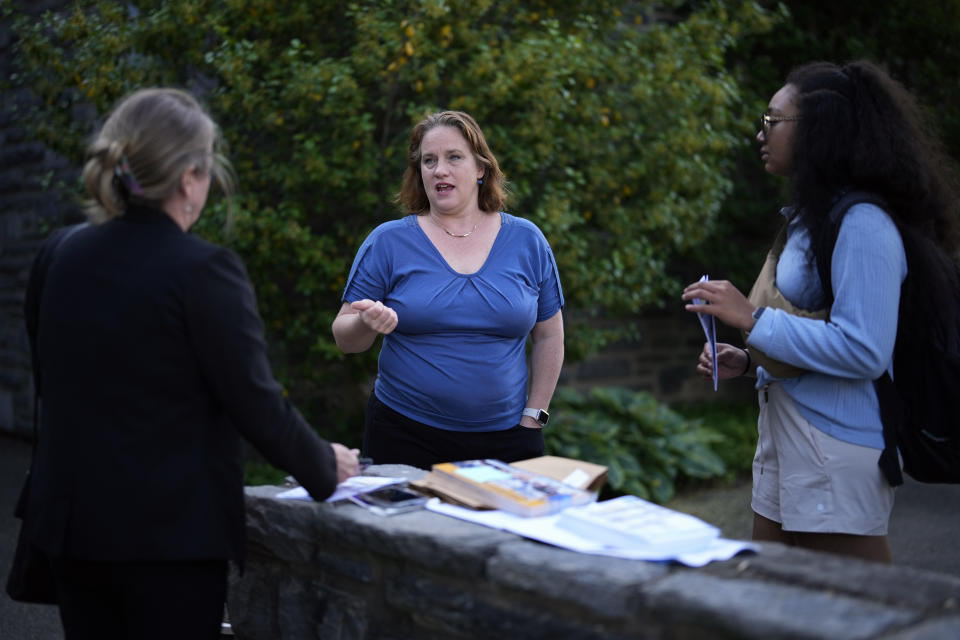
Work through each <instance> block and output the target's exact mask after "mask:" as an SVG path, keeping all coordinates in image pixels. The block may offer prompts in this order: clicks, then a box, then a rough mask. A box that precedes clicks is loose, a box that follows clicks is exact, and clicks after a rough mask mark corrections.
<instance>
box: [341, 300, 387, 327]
mask: <svg viewBox="0 0 960 640" xmlns="http://www.w3.org/2000/svg"><path fill="white" fill-rule="evenodd" d="M350 307H351V308H353V309H355V310H356V311H357V315H359V316H360V321H361V322H363V324H364V325H366V326H367V328H369V329H370V330H371V331H375V332H377V333H382V334H384V335H386V334H388V333H390V332H391V331H393V330H394V329H396V328H397V312H396V311H394V310H393V309H391V308H390V307H388V306H386V305H385V304H383V303H382V302H380V301H379V300H377V301H376V302H374V301H373V300H366V299H364V300H357V301H356V302H354V303H351V305H350Z"/></svg>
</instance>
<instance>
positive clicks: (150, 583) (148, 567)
mask: <svg viewBox="0 0 960 640" xmlns="http://www.w3.org/2000/svg"><path fill="white" fill-rule="evenodd" d="M54 573H55V574H56V578H57V596H58V598H59V600H60V620H61V622H62V623H63V631H64V637H65V638H66V640H87V639H88V638H89V639H91V640H93V639H96V640H128V639H129V640H133V639H135V640H171V639H172V638H177V640H201V639H202V640H215V639H216V638H218V637H219V636H220V623H221V622H222V621H223V603H224V601H225V599H226V596H227V561H226V560H196V561H169V562H90V561H86V560H74V559H69V558H65V559H61V560H57V561H55V562H54Z"/></svg>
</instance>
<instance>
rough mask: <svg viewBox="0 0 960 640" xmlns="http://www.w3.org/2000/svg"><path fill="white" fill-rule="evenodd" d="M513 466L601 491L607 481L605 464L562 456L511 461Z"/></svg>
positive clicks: (579, 487) (572, 484)
mask: <svg viewBox="0 0 960 640" xmlns="http://www.w3.org/2000/svg"><path fill="white" fill-rule="evenodd" d="M510 464H511V465H512V466H514V467H517V468H519V469H525V470H527V471H533V472H534V473H539V474H541V475H545V476H548V477H550V478H553V479H554V480H559V481H560V482H565V483H567V484H569V485H571V486H574V487H576V488H577V489H585V490H587V491H592V492H594V493H599V492H600V488H601V487H602V486H603V483H604V482H606V481H607V468H606V467H604V466H603V465H599V464H593V463H592V462H583V461H582V460H574V459H573V458H561V457H560V456H540V457H539V458H530V459H528V460H520V461H519V462H512V463H510Z"/></svg>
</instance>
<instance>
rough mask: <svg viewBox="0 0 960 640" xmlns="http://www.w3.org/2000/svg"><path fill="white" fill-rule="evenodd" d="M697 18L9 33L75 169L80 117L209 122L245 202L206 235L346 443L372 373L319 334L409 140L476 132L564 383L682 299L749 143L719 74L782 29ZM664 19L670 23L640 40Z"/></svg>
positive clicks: (287, 23) (459, 0)
mask: <svg viewBox="0 0 960 640" xmlns="http://www.w3.org/2000/svg"><path fill="white" fill-rule="evenodd" d="M0 3H2V6H3V7H4V8H5V9H7V10H9V7H10V6H11V4H10V0H0ZM692 6H693V7H694V8H695V10H693V11H690V10H689V6H687V4H686V3H682V2H659V3H654V2H630V3H625V2H620V1H611V0H589V1H587V0H571V1H569V2H563V3H555V2H548V1H547V0H521V1H517V2H509V3H507V2H492V1H491V0H394V1H391V2H381V1H380V0H363V1H361V0H356V1H352V2H339V3H333V2H324V3H320V2H313V1H312V0H162V1H161V0H139V1H132V2H123V3H116V2H102V1H101V2H97V1H91V0H78V1H77V2H74V3H72V4H71V6H70V8H69V9H68V10H66V11H64V12H62V13H56V14H53V13H48V14H45V15H44V16H43V17H42V18H41V19H36V17H35V16H29V17H24V19H23V20H20V21H18V22H17V23H16V25H15V28H14V35H15V37H16V38H17V40H16V45H15V50H14V51H15V55H16V61H17V64H18V65H19V67H20V68H21V72H20V73H18V74H17V75H16V77H14V78H12V79H11V82H12V84H14V85H16V86H22V87H29V88H30V90H32V91H34V92H35V93H36V95H37V96H38V97H39V98H40V102H39V105H38V109H37V111H36V112H35V113H34V114H32V117H31V118H30V122H31V123H32V129H33V133H34V135H35V136H36V137H37V138H39V139H40V140H42V141H43V142H45V143H46V144H48V145H50V146H51V147H53V148H54V149H56V150H58V151H60V152H61V153H63V154H64V155H65V156H66V157H68V158H70V159H71V160H72V161H74V162H77V163H78V164H79V162H80V161H81V159H82V155H83V145H84V143H85V141H86V140H87V136H88V135H89V134H90V133H91V131H92V129H93V126H94V124H95V123H94V122H93V121H92V120H91V119H89V118H88V119H86V120H84V119H78V118H77V114H82V113H85V112H86V111H87V107H88V106H89V105H92V106H93V107H94V111H95V113H97V114H101V115H102V114H104V113H105V112H106V111H107V110H108V109H109V108H110V107H111V106H112V105H113V104H114V103H115V102H116V101H117V100H118V99H119V98H120V97H121V96H123V95H124V94H126V93H128V92H130V91H131V90H134V89H136V88H140V87H143V86H145V85H151V84H164V85H177V86H185V87H187V88H189V89H191V90H193V91H194V92H195V93H197V94H198V95H199V96H200V97H201V99H202V100H203V101H204V102H206V103H207V105H208V106H209V108H210V110H211V112H212V114H213V116H214V117H215V119H216V120H217V121H218V122H219V123H220V125H221V127H222V129H223V131H224V136H225V138H226V140H227V141H228V143H229V150H228V151H229V153H228V155H229V156H230V157H231V159H232V160H233V163H234V165H235V167H236V169H237V174H238V178H239V185H240V188H241V193H240V196H239V197H238V199H237V217H236V223H235V225H234V227H233V229H234V232H233V234H232V235H227V234H225V233H224V232H223V221H224V209H223V206H222V203H217V202H213V203H212V206H211V207H210V209H209V210H208V212H207V213H206V214H205V215H204V217H203V218H202V219H201V221H200V223H199V224H198V226H197V230H198V231H199V232H200V233H202V234H204V235H206V236H208V237H209V238H211V239H213V240H215V241H218V242H222V243H226V244H229V245H230V246H232V247H233V248H235V249H236V250H237V251H238V252H239V253H240V255H241V256H242V257H243V259H244V261H245V262H246V264H247V267H248V269H249V271H250V274H251V277H252V279H253V280H254V284H255V286H256V290H257V295H258V297H259V300H260V304H261V309H262V312H263V315H264V320H265V323H266V326H267V329H268V332H269V336H270V341H271V346H272V348H273V349H275V351H276V353H277V354H279V355H280V356H281V357H280V358H277V359H275V364H276V365H277V366H278V369H279V370H278V374H279V375H280V377H281V379H282V380H283V381H284V382H285V383H286V384H287V386H288V388H290V391H291V396H292V397H294V399H295V400H297V403H298V405H300V404H301V399H302V398H305V397H306V398H309V397H311V396H313V395H316V392H317V391H318V390H324V391H325V401H324V402H325V404H323V405H321V406H318V407H317V408H316V409H314V408H313V407H310V406H305V407H304V409H305V413H307V414H308V417H310V418H311V419H312V420H314V421H316V418H317V415H318V413H320V412H322V415H324V416H326V417H331V420H332V422H333V424H349V422H350V421H349V416H351V415H356V411H357V408H358V407H362V401H360V400H358V399H357V396H358V394H359V392H358V388H359V386H360V382H361V381H364V380H366V379H368V378H369V376H370V374H371V372H372V371H373V370H374V367H375V358H376V351H377V349H376V348H374V349H371V350H370V351H369V352H368V353H366V354H363V355H362V356H352V357H350V358H345V357H344V356H343V354H341V353H340V352H339V350H338V349H337V348H336V346H335V345H334V344H333V340H332V336H331V333H330V323H331V321H332V319H333V317H334V316H335V314H336V312H337V310H338V309H339V306H340V300H339V297H340V294H341V292H342V288H343V286H344V282H345V278H346V276H347V273H348V270H349V266H350V263H351V261H352V259H353V256H354V253H355V252H356V249H357V247H358V246H359V244H360V242H361V240H362V239H363V237H364V236H365V235H366V234H367V233H368V232H369V231H370V229H372V228H373V227H374V226H375V225H376V224H378V223H380V222H383V221H385V220H387V219H391V218H394V217H396V216H397V215H398V213H397V211H396V210H395V209H394V208H393V206H392V205H391V204H390V201H391V196H392V194H393V193H394V192H395V191H396V190H397V188H398V187H399V184H400V180H401V174H402V171H403V168H404V164H405V147H406V142H407V136H408V131H409V128H410V126H411V125H412V124H413V123H414V122H416V121H417V120H418V119H420V118H421V117H422V115H423V114H425V113H426V112H429V111H434V110H438V109H443V108H450V109H462V110H465V111H468V112H470V113H471V114H472V115H474V116H475V117H476V119H477V121H478V122H479V123H480V124H481V126H483V127H484V129H485V131H486V133H487V135H488V138H489V141H490V144H491V147H492V149H493V151H494V153H496V155H497V157H498V159H499V160H500V165H501V167H502V168H503V169H504V170H505V172H506V174H507V177H508V179H509V180H510V184H511V187H512V192H513V194H514V199H513V201H512V202H511V203H510V205H509V207H508V209H509V210H510V211H511V212H513V213H516V214H518V215H521V216H524V217H528V218H530V219H532V220H533V221H534V222H536V223H537V224H538V225H539V226H540V227H541V228H542V229H543V231H544V232H545V234H546V236H547V238H548V239H549V240H550V242H551V244H552V246H553V248H554V252H555V254H556V257H557V262H558V265H559V267H560V273H561V277H562V280H563V284H564V291H565V293H566V297H567V304H568V309H569V310H571V313H570V314H569V315H570V318H571V323H570V325H569V327H568V332H567V335H568V340H567V357H568V359H570V360H574V359H577V358H580V357H582V356H583V355H584V354H585V353H587V352H588V351H589V350H590V349H591V348H593V347H594V346H596V345H598V344H600V343H602V342H603V341H604V340H606V339H609V336H608V335H606V334H600V333H598V332H597V331H596V330H593V329H591V328H590V324H589V319H590V316H592V315H594V314H597V313H600V312H602V313H604V314H605V316H606V317H607V318H615V317H617V316H618V315H622V316H626V315H630V314H635V313H636V312H637V311H638V310H640V309H641V308H642V307H643V306H645V305H650V304H661V303H662V300H663V297H664V295H665V294H669V295H670V296H673V295H676V294H677V292H678V291H679V282H678V281H677V279H676V278H674V277H670V276H669V275H666V274H665V270H666V269H665V265H666V264H667V263H668V261H669V260H670V258H671V256H673V255H676V253H677V252H678V251H681V250H683V249H684V248H689V247H692V246H695V245H697V244H698V242H699V241H700V240H701V239H702V238H703V237H704V236H705V234H706V232H707V231H708V230H709V229H710V228H711V226H712V225H713V224H714V222H715V219H716V216H717V213H718V211H719V209H720V206H721V203H722V202H723V200H724V198H725V197H726V196H727V194H728V193H729V192H730V189H731V185H732V183H731V181H730V180H729V179H728V178H727V177H726V176H727V173H728V169H729V163H730V157H731V153H730V152H731V150H733V149H735V148H737V147H739V146H743V145H746V144H748V142H749V139H750V131H751V129H752V125H753V122H754V121H755V117H753V111H754V109H752V108H751V109H749V110H747V109H745V108H744V105H743V104H742V103H741V96H740V91H739V88H738V84H737V82H736V80H735V78H734V77H732V76H731V75H730V74H728V73H727V72H726V70H725V69H724V56H725V54H726V53H727V52H728V50H730V49H731V47H734V46H735V45H736V43H737V42H738V41H739V40H740V39H742V38H744V37H745V36H747V35H749V34H755V33H760V32H763V31H765V30H767V29H769V28H770V26H771V24H772V18H771V17H770V14H769V13H768V12H766V11H765V10H764V9H762V8H761V7H760V6H759V5H758V4H757V3H755V2H750V1H746V0H709V1H703V2H696V3H693V5H692ZM664 7H666V8H667V9H669V8H670V7H679V9H678V11H679V12H680V13H678V14H677V15H681V14H682V15H683V19H682V20H677V21H674V22H672V23H663V22H654V23H651V22H649V19H650V16H652V15H654V14H658V13H660V10H662V9H664ZM747 113H749V114H750V117H749V118H748V117H746V114H747ZM610 324H611V325H612V326H613V329H612V330H611V331H612V332H613V333H616V332H617V331H622V330H626V329H628V328H629V327H627V326H626V322H624V323H610ZM340 418H343V420H342V421H341V420H340ZM345 428H346V427H345Z"/></svg>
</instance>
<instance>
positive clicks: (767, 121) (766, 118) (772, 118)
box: [760, 113, 802, 133]
mask: <svg viewBox="0 0 960 640" xmlns="http://www.w3.org/2000/svg"><path fill="white" fill-rule="evenodd" d="M800 118H802V116H778V115H773V114H770V113H764V114H763V115H761V116H760V128H762V129H763V132H764V133H768V132H769V131H770V127H772V126H773V125H775V124H776V123H778V122H792V121H794V120H800Z"/></svg>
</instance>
